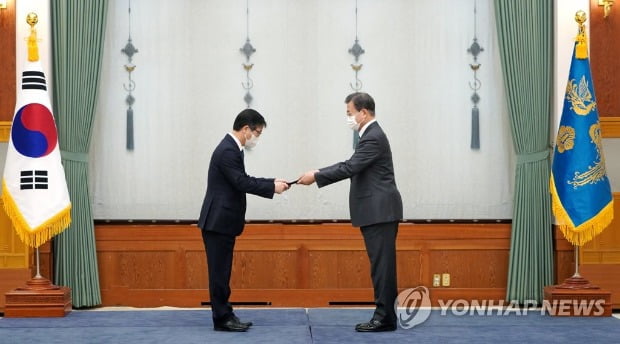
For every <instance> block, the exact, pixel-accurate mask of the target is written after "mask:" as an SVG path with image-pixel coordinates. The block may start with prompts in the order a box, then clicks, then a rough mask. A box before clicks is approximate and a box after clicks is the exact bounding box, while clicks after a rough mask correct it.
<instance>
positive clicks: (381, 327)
mask: <svg viewBox="0 0 620 344" xmlns="http://www.w3.org/2000/svg"><path fill="white" fill-rule="evenodd" d="M395 330H396V324H394V323H384V322H381V321H379V320H376V319H372V320H370V321H369V322H367V323H361V324H357V325H355V331H357V332H384V331H395Z"/></svg>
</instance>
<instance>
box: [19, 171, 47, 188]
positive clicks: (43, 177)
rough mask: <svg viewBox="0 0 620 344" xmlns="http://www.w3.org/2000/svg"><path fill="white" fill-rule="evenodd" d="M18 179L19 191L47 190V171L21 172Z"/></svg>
mask: <svg viewBox="0 0 620 344" xmlns="http://www.w3.org/2000/svg"><path fill="white" fill-rule="evenodd" d="M20 177H21V178H20V181H19V188H20V189H21V190H31V189H47V171H40V170H34V171H21V175H20Z"/></svg>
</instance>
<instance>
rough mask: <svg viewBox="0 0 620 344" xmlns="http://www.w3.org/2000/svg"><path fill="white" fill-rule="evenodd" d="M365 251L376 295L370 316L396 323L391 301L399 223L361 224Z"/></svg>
mask: <svg viewBox="0 0 620 344" xmlns="http://www.w3.org/2000/svg"><path fill="white" fill-rule="evenodd" d="M361 231H362V236H363V237H364V243H365V244H366V252H367V253H368V258H369V259H370V277H371V279H372V286H373V289H374V294H375V295H374V296H375V306H376V308H375V313H374V315H373V319H376V320H379V321H381V322H385V323H391V324H395V323H396V311H395V309H394V302H395V301H396V297H397V296H398V290H397V284H396V235H397V234H398V222H397V221H396V222H387V223H378V224H373V225H369V226H362V227H361Z"/></svg>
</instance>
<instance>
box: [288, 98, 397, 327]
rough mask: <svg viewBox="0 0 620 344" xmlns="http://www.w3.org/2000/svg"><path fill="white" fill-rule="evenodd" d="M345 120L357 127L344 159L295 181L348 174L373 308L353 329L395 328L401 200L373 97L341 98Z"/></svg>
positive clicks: (339, 177) (340, 177)
mask: <svg viewBox="0 0 620 344" xmlns="http://www.w3.org/2000/svg"><path fill="white" fill-rule="evenodd" d="M345 103H346V104H347V122H348V125H349V127H350V128H351V129H353V130H355V131H357V132H358V133H359V137H360V139H359V143H358V145H357V147H356V148H355V152H354V153H353V155H352V156H351V158H350V159H349V160H346V161H343V162H339V163H337V164H334V165H331V166H328V167H325V168H322V169H320V170H313V171H308V172H306V173H305V174H303V175H302V176H301V177H300V179H299V181H298V183H299V184H305V185H310V184H312V183H314V182H315V181H316V184H317V185H318V187H323V186H326V185H329V184H332V183H335V182H337V181H340V180H343V179H348V178H350V179H351V188H350V191H349V211H350V213H351V222H352V224H353V226H355V227H360V228H361V232H362V236H363V237H364V243H365V245H366V252H367V253H368V258H369V259H370V276H371V278H372V285H373V289H374V296H375V306H376V307H375V312H374V314H373V317H372V319H371V320H370V321H369V322H367V323H361V324H357V325H356V326H355V330H356V331H358V332H379V331H394V330H396V311H395V309H394V302H395V300H396V297H397V296H398V292H397V286H396V234H397V233H398V223H399V222H400V220H401V219H402V218H403V202H402V199H401V196H400V193H399V192H398V189H397V188H396V181H395V179H394V166H393V164H392V151H391V149H390V143H389V142H388V139H387V136H386V135H385V133H384V132H383V130H382V129H381V127H380V126H379V123H378V122H377V121H376V120H375V101H374V100H373V99H372V97H371V96H370V95H368V94H367V93H353V94H350V95H349V96H347V98H346V99H345Z"/></svg>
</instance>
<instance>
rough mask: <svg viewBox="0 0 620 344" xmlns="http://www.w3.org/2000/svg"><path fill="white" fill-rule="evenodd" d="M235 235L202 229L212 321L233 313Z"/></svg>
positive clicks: (223, 319)
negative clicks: (232, 291)
mask: <svg viewBox="0 0 620 344" xmlns="http://www.w3.org/2000/svg"><path fill="white" fill-rule="evenodd" d="M235 239H236V237H235V236H232V235H226V234H222V233H217V232H213V231H205V230H202V240H203V241H204V244H205V250H206V251H207V266H208V270H209V297H210V299H211V311H212V315H213V322H214V323H218V322H225V321H227V320H228V319H229V318H230V317H231V316H233V315H234V313H233V309H232V305H231V304H230V302H229V301H228V299H229V298H230V275H231V271H232V262H233V250H234V248H235Z"/></svg>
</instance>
